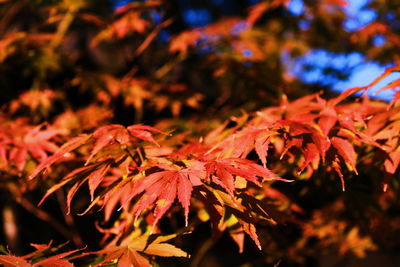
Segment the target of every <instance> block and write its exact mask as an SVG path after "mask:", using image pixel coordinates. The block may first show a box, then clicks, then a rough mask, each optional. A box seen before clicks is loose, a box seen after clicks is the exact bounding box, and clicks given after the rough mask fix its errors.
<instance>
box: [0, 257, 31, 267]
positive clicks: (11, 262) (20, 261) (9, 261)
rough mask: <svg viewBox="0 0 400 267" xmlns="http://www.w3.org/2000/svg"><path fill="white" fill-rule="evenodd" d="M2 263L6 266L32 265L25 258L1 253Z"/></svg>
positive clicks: (28, 266)
mask: <svg viewBox="0 0 400 267" xmlns="http://www.w3.org/2000/svg"><path fill="white" fill-rule="evenodd" d="M0 264H2V265H3V266H4V267H32V265H31V264H29V262H27V261H26V260H25V259H24V258H22V257H17V256H14V255H0Z"/></svg>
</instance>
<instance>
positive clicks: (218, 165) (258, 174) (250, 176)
mask: <svg viewBox="0 0 400 267" xmlns="http://www.w3.org/2000/svg"><path fill="white" fill-rule="evenodd" d="M205 168H206V170H207V177H211V178H212V180H213V181H214V182H215V183H217V184H219V185H221V186H222V187H223V188H225V189H226V190H227V191H228V192H229V193H230V194H233V192H234V191H235V187H234V184H235V181H234V175H235V176H240V177H243V178H245V179H246V180H248V181H250V182H252V183H254V184H256V185H258V186H261V183H260V181H259V178H262V181H265V180H282V181H289V180H285V179H283V178H281V177H279V176H277V175H276V174H274V173H273V172H272V171H270V170H269V169H267V168H264V167H262V166H260V165H258V164H256V163H254V162H252V161H250V160H247V159H241V158H225V159H218V160H213V161H209V162H207V163H206V164H205Z"/></svg>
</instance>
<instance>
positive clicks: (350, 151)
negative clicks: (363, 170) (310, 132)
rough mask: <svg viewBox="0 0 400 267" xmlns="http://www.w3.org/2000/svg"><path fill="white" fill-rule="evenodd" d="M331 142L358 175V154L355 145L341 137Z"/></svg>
mask: <svg viewBox="0 0 400 267" xmlns="http://www.w3.org/2000/svg"><path fill="white" fill-rule="evenodd" d="M331 142H332V145H333V146H334V147H335V148H336V150H337V151H338V153H339V155H340V156H341V157H342V158H343V159H344V160H345V162H346V163H348V164H349V165H350V166H351V168H352V170H353V171H354V172H355V173H356V174H358V172H357V169H356V153H355V151H354V147H353V145H352V144H351V143H350V142H349V141H347V140H345V139H343V138H340V137H332V138H331Z"/></svg>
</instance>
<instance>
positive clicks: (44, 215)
mask: <svg viewBox="0 0 400 267" xmlns="http://www.w3.org/2000/svg"><path fill="white" fill-rule="evenodd" d="M15 199H16V200H17V202H18V203H19V204H20V205H21V206H22V207H24V208H25V209H26V210H27V211H29V212H30V213H32V214H33V215H35V216H36V217H38V218H39V219H41V220H42V221H45V222H47V223H48V224H50V225H51V226H52V227H53V228H54V229H55V230H56V231H57V232H59V233H60V234H61V235H63V236H64V237H65V238H66V239H68V240H70V239H72V242H74V244H75V245H77V246H83V244H82V243H83V242H82V240H80V238H79V237H78V235H77V234H75V233H74V232H71V231H70V230H68V229H67V228H66V227H65V226H64V225H62V224H61V223H60V222H58V221H57V220H56V219H55V218H54V217H53V216H51V215H50V214H48V213H47V212H45V211H43V210H41V209H39V208H38V207H36V206H35V205H34V204H32V203H31V202H30V201H29V200H27V199H26V198H24V197H23V196H18V197H16V198H15Z"/></svg>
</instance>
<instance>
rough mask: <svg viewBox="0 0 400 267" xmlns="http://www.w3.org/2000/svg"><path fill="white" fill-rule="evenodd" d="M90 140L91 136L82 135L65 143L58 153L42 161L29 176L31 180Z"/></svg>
mask: <svg viewBox="0 0 400 267" xmlns="http://www.w3.org/2000/svg"><path fill="white" fill-rule="evenodd" d="M89 138H90V135H87V134H82V135H80V136H78V137H75V138H72V139H71V140H69V141H68V142H67V143H65V144H64V145H63V146H62V147H61V148H60V149H59V150H58V151H57V152H56V153H54V154H53V155H51V156H50V157H48V158H46V159H45V160H44V161H42V162H41V163H40V164H39V165H38V166H37V167H36V169H35V170H34V171H33V172H32V173H31V174H30V175H29V180H31V179H33V178H35V177H36V176H37V175H38V174H39V173H40V172H41V171H43V170H44V169H45V168H49V167H50V166H51V165H52V164H53V163H55V162H56V161H58V160H60V159H62V158H65V157H66V156H68V153H69V152H71V151H72V150H75V149H76V148H78V147H80V146H81V145H83V144H84V143H86V142H87V140H88V139H89Z"/></svg>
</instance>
